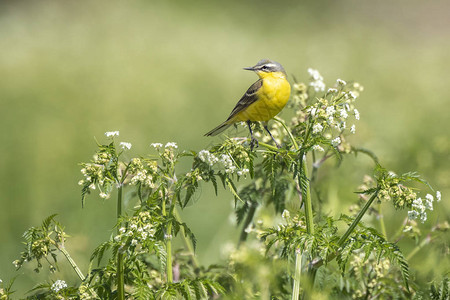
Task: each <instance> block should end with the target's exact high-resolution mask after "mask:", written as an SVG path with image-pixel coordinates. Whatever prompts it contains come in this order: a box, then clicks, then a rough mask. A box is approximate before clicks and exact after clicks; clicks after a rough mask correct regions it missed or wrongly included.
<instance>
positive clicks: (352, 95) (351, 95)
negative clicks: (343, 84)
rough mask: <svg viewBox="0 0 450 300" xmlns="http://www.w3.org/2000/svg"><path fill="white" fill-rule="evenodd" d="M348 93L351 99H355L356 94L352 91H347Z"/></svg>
mask: <svg viewBox="0 0 450 300" xmlns="http://www.w3.org/2000/svg"><path fill="white" fill-rule="evenodd" d="M348 94H349V95H350V97H352V98H353V99H356V98H357V97H358V96H356V94H355V93H354V92H353V91H350V92H348Z"/></svg>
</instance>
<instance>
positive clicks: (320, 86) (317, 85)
mask: <svg viewBox="0 0 450 300" xmlns="http://www.w3.org/2000/svg"><path fill="white" fill-rule="evenodd" d="M309 85H310V86H312V87H313V88H314V90H315V91H316V92H323V91H324V90H325V83H323V81H313V82H311V83H310V84H309Z"/></svg>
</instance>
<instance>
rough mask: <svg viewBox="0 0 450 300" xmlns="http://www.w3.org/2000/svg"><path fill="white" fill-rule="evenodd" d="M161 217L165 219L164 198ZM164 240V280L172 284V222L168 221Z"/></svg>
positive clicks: (164, 199)
mask: <svg viewBox="0 0 450 300" xmlns="http://www.w3.org/2000/svg"><path fill="white" fill-rule="evenodd" d="M162 215H163V216H164V217H166V218H167V210H166V197H163V201H162ZM164 238H165V240H166V254H167V258H166V279H167V283H172V282H173V273H172V222H171V221H168V223H167V229H166V233H165V237H164Z"/></svg>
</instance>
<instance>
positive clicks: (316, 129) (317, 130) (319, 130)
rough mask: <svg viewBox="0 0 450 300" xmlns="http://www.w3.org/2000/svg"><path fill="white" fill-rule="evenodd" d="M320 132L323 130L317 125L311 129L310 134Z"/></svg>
mask: <svg viewBox="0 0 450 300" xmlns="http://www.w3.org/2000/svg"><path fill="white" fill-rule="evenodd" d="M322 130H323V126H322V125H320V124H319V123H317V124H314V125H313V127H312V132H313V133H314V134H316V133H319V132H322Z"/></svg>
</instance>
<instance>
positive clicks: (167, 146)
mask: <svg viewBox="0 0 450 300" xmlns="http://www.w3.org/2000/svg"><path fill="white" fill-rule="evenodd" d="M164 148H174V149H177V148H178V146H177V143H174V142H169V143H167V144H166V145H165V146H164Z"/></svg>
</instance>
